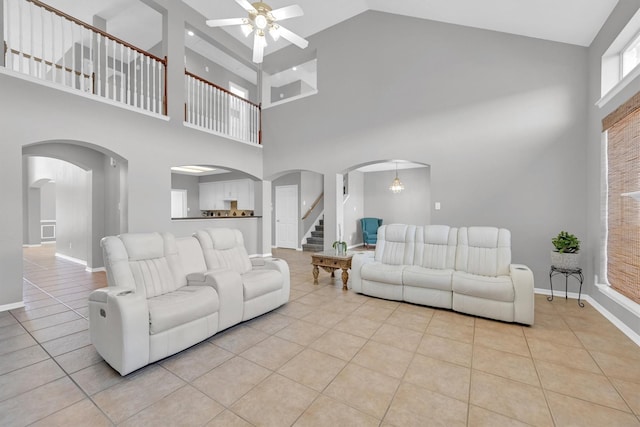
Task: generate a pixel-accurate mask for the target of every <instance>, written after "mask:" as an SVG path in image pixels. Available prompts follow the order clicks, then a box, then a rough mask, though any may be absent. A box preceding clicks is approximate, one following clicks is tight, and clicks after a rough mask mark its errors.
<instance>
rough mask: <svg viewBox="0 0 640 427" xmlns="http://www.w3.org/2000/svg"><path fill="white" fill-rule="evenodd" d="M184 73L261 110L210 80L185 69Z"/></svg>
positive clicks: (258, 106) (257, 105)
mask: <svg viewBox="0 0 640 427" xmlns="http://www.w3.org/2000/svg"><path fill="white" fill-rule="evenodd" d="M184 73H185V74H186V75H187V76H189V77H192V78H194V79H196V80H199V81H201V82H202V83H204V84H207V85H209V86H213V87H215V88H216V89H218V90H221V91H222V92H225V93H227V94H228V95H231V96H233V97H234V98H238V99H239V100H241V101H244V102H246V103H247V104H251V105H253V106H254V107H256V108H258V109H261V107H260V105H259V104H255V103H253V102H251V101H249V100H248V99H244V98H243V97H241V96H238V95H236V94H235V93H233V92H231V91H229V90H228V89H225V88H223V87H221V86H218V85H217V84H215V83H212V82H210V81H209V80H207V79H203V78H202V77H200V76H197V75H195V74H193V73H191V72H189V71H187V69H186V68H185V70H184Z"/></svg>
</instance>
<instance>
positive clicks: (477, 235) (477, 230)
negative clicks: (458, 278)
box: [456, 227, 511, 277]
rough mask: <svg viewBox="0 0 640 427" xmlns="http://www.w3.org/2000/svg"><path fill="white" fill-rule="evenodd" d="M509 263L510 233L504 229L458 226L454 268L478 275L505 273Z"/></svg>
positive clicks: (506, 273)
mask: <svg viewBox="0 0 640 427" xmlns="http://www.w3.org/2000/svg"><path fill="white" fill-rule="evenodd" d="M510 264H511V233H510V232H509V230H506V229H504V228H495V227H461V228H460V229H459V230H458V247H457V250H456V270H458V271H464V272H467V273H472V274H477V275H481V276H491V277H496V276H506V275H508V274H509V265H510Z"/></svg>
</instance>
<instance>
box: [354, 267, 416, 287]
mask: <svg viewBox="0 0 640 427" xmlns="http://www.w3.org/2000/svg"><path fill="white" fill-rule="evenodd" d="M404 268H405V266H404V265H389V264H383V263H380V262H373V263H371V264H364V265H363V266H362V269H361V271H360V276H361V277H362V279H364V280H371V281H374V282H382V283H387V284H389V285H402V270H404Z"/></svg>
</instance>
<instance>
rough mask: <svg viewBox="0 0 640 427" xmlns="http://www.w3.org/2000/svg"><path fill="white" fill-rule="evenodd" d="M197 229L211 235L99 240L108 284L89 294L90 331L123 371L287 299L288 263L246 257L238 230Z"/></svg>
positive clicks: (133, 235)
mask: <svg viewBox="0 0 640 427" xmlns="http://www.w3.org/2000/svg"><path fill="white" fill-rule="evenodd" d="M198 234H202V235H203V236H204V235H209V236H212V237H211V238H210V240H209V242H208V243H206V244H205V245H204V246H202V245H201V241H200V240H199V239H198V238H196V237H193V236H192V237H185V238H178V239H176V238H175V237H174V236H173V235H171V234H169V233H131V234H122V235H120V236H109V237H105V238H104V239H102V242H101V245H102V248H103V255H104V261H105V268H106V271H107V281H108V287H106V288H102V289H97V290H95V291H94V292H92V293H91V294H90V296H89V333H90V337H91V342H92V343H93V345H94V346H95V348H96V350H97V351H98V353H99V354H100V355H101V356H102V357H103V358H104V360H105V361H106V362H107V363H108V364H109V365H111V366H112V367H113V368H114V369H115V370H117V371H118V372H119V373H120V374H121V375H126V374H128V373H130V372H132V371H134V370H136V369H139V368H141V367H143V366H145V365H147V364H149V363H152V362H155V361H157V360H160V359H163V358H165V357H167V356H170V355H172V354H174V353H177V352H179V351H181V350H184V349H185V348H188V347H190V346H192V345H194V344H197V343H199V342H200V341H202V340H204V339H206V338H209V337H210V336H212V335H214V334H215V333H217V332H218V331H221V330H223V329H226V328H228V327H230V326H233V325H235V324H237V323H239V322H241V321H244V320H248V319H251V318H253V317H255V316H258V315H260V314H263V313H266V312H268V311H270V310H273V309H274V308H277V307H279V306H280V305H282V304H285V303H286V302H287V301H288V300H289V288H290V275H289V267H288V265H287V263H286V262H285V261H283V260H279V259H273V258H271V259H258V260H251V259H250V258H249V256H248V254H247V251H246V249H245V248H244V243H243V242H244V241H243V238H242V234H241V233H240V231H238V230H231V229H210V230H205V231H202V232H201V233H198ZM211 242H215V243H214V244H213V245H211V244H210V243H211ZM216 256H218V257H219V258H218V261H213V260H214V259H215V257H216ZM252 261H253V263H252ZM254 264H255V266H254ZM239 266H241V268H240V267H239ZM238 269H240V270H241V271H238ZM263 279H265V281H266V282H268V283H267V284H265V283H263Z"/></svg>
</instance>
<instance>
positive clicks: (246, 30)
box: [240, 19, 253, 37]
mask: <svg viewBox="0 0 640 427" xmlns="http://www.w3.org/2000/svg"><path fill="white" fill-rule="evenodd" d="M240 30H241V31H242V34H244V36H245V37H249V34H251V33H252V32H253V25H251V23H250V22H249V20H248V19H245V20H244V24H242V25H241V26H240Z"/></svg>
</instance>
